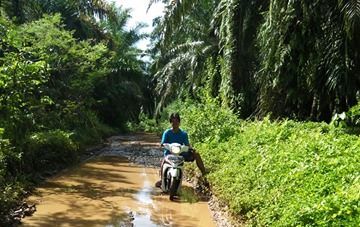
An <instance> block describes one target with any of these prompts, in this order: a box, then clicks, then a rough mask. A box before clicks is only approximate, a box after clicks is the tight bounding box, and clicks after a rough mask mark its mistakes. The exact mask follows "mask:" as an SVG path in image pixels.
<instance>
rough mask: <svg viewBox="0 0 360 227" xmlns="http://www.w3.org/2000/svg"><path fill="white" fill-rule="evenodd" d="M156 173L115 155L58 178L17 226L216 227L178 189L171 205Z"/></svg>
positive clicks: (200, 205)
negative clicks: (30, 214)
mask: <svg viewBox="0 0 360 227" xmlns="http://www.w3.org/2000/svg"><path fill="white" fill-rule="evenodd" d="M157 180H158V169H157V168H153V167H144V166H142V165H137V164H132V163H129V162H128V161H127V159H126V158H122V157H120V156H119V155H112V154H108V155H105V156H99V157H96V158H94V159H91V160H89V161H87V162H86V163H83V164H81V165H79V166H78V167H76V168H73V169H69V170H67V171H64V172H62V173H61V174H59V175H58V176H56V177H53V178H51V179H49V180H48V181H47V182H45V183H44V184H43V185H41V186H40V187H39V188H38V189H37V190H36V191H35V192H34V194H33V196H31V197H30V198H29V199H28V202H29V203H35V204H37V205H36V209H37V211H36V212H35V213H34V214H33V216H31V217H26V218H25V219H23V220H22V223H23V224H22V226H107V227H113V226H145V227H148V226H150V227H151V226H184V227H187V226H188V227H193V226H206V227H209V226H215V224H214V222H213V220H212V217H211V215H210V212H209V208H208V205H207V202H206V201H202V200H201V199H200V198H198V197H197V196H196V195H195V193H194V192H193V190H192V188H191V187H189V186H187V185H186V184H185V185H183V190H182V195H181V197H180V199H179V200H178V201H176V202H171V201H169V197H168V195H165V194H162V192H161V191H160V189H158V188H155V186H154V184H155V182H156V181H157Z"/></svg>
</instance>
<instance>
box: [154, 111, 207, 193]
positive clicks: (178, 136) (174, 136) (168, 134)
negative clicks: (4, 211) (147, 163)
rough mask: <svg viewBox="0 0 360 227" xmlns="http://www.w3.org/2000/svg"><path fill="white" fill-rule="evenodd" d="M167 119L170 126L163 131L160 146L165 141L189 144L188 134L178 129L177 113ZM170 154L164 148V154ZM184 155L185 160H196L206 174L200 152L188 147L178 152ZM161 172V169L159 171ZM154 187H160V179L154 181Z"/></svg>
mask: <svg viewBox="0 0 360 227" xmlns="http://www.w3.org/2000/svg"><path fill="white" fill-rule="evenodd" d="M169 121H170V123H171V128H169V129H167V130H165V131H164V133H163V135H162V139H161V146H163V144H165V143H179V144H181V145H186V146H189V147H191V146H190V143H189V138H188V134H187V133H186V132H185V131H184V130H182V129H180V115H179V114H178V113H172V114H171V115H170V118H169ZM168 154H170V151H168V150H166V149H165V150H164V156H166V155H168ZM180 155H181V156H183V157H184V160H185V161H186V162H193V161H194V160H195V161H196V165H197V166H198V168H199V169H200V171H201V173H202V175H203V176H204V175H205V174H206V171H205V167H204V163H203V161H202V159H201V157H200V154H199V153H197V152H196V151H195V149H189V151H187V152H182V153H181V154H180ZM163 163H164V160H163V161H162V162H161V169H162V167H163ZM160 172H161V171H160ZM155 185H156V187H161V181H158V182H156V184H155Z"/></svg>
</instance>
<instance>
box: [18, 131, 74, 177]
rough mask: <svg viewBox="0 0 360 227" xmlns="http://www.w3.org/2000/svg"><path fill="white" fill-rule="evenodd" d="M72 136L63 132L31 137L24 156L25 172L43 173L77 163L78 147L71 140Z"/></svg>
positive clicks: (39, 133)
mask: <svg viewBox="0 0 360 227" xmlns="http://www.w3.org/2000/svg"><path fill="white" fill-rule="evenodd" d="M71 135H72V133H69V132H64V131H61V130H53V131H47V132H37V133H33V134H32V135H30V136H29V138H28V139H27V141H26V145H25V149H24V154H23V155H24V157H23V160H24V163H23V165H25V166H24V168H25V170H28V171H35V172H42V171H44V170H53V169H56V168H60V167H63V166H66V165H67V164H69V163H74V162H76V160H77V158H78V146H77V145H76V144H75V143H74V142H73V141H72V140H71V138H70V137H71Z"/></svg>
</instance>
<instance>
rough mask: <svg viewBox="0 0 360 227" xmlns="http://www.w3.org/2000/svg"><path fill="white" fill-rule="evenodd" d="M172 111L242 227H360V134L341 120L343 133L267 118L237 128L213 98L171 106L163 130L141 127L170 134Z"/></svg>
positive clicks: (324, 125) (214, 188)
mask: <svg viewBox="0 0 360 227" xmlns="http://www.w3.org/2000/svg"><path fill="white" fill-rule="evenodd" d="M355 108H359V107H358V106H357V107H355ZM173 111H180V113H181V117H182V122H181V124H182V126H181V127H182V128H183V129H185V130H187V132H188V133H189V135H190V142H191V143H192V144H193V146H194V147H195V148H196V149H197V151H198V152H199V153H200V154H201V156H202V157H203V159H204V162H205V165H206V167H207V168H209V170H210V174H208V176H207V179H208V180H209V182H210V185H211V189H212V193H213V194H214V195H216V196H217V197H218V198H219V199H221V200H222V201H223V202H225V203H226V204H228V205H229V208H230V211H231V213H232V215H234V216H235V217H237V220H241V222H243V224H245V225H248V226H356V225H357V224H358V223H360V204H359V201H360V138H359V135H358V134H353V133H352V132H354V130H355V129H356V128H357V127H359V126H348V125H345V124H346V123H345V122H344V121H342V120H341V121H340V122H339V123H340V125H342V126H335V125H339V124H338V123H335V121H333V122H332V123H331V124H327V123H316V122H298V121H294V120H289V119H283V120H279V121H272V120H270V119H269V118H268V117H265V118H264V119H262V120H239V118H238V116H237V115H235V114H234V113H232V111H231V110H230V109H228V108H226V107H223V106H222V107H221V106H219V102H218V100H214V99H211V98H209V97H208V98H203V99H202V101H201V102H193V101H183V102H179V101H177V102H175V103H172V104H171V105H169V106H168V107H167V108H166V109H165V110H164V112H163V117H162V118H161V119H162V120H161V121H160V122H161V123H160V124H159V126H158V128H156V127H154V126H153V122H152V121H151V120H145V121H143V123H142V124H143V125H144V124H146V122H147V124H148V126H147V129H153V130H158V132H159V131H160V130H161V129H164V128H166V127H168V120H167V117H168V115H167V114H168V113H171V112H173ZM350 112H351V111H350ZM359 114H360V112H357V114H356V115H351V114H350V113H349V117H350V116H351V117H353V118H357V117H359ZM357 129H359V128H357ZM355 131H356V130H355ZM239 224H240V223H239Z"/></svg>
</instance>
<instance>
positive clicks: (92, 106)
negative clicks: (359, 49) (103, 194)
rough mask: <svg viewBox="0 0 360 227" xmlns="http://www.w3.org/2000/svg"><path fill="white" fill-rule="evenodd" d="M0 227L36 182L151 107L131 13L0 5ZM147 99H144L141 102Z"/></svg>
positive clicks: (57, 4)
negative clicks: (126, 26)
mask: <svg viewBox="0 0 360 227" xmlns="http://www.w3.org/2000/svg"><path fill="white" fill-rule="evenodd" d="M0 10H1V16H0V46H1V49H0V223H6V222H7V221H9V220H5V219H6V215H7V214H8V213H9V210H10V209H13V208H14V206H16V204H18V203H19V199H21V197H22V196H23V195H25V194H26V191H27V189H28V187H30V186H32V185H33V184H34V183H36V182H37V181H38V180H39V179H42V176H43V174H44V173H45V174H48V173H51V172H54V171H56V170H59V169H62V168H64V167H66V166H68V165H71V164H74V163H76V162H77V161H78V160H79V157H80V155H81V154H82V153H83V151H84V149H85V148H87V147H88V146H91V145H94V144H97V143H100V142H101V141H102V139H103V138H104V137H107V136H109V135H111V134H114V133H115V132H116V133H119V132H120V131H124V130H125V128H126V125H125V122H126V121H128V120H135V119H136V118H137V116H138V114H139V113H140V111H141V108H142V111H146V110H147V107H148V106H149V105H148V104H149V103H150V102H151V100H150V98H148V97H150V96H149V95H147V94H149V93H150V92H151V91H150V90H149V89H148V85H149V80H148V79H147V76H146V71H145V69H146V65H145V63H144V62H143V61H141V60H140V58H139V57H138V56H139V55H140V52H141V51H140V50H138V49H137V48H135V47H134V44H135V43H136V42H137V41H138V40H139V39H141V38H142V37H143V35H142V34H141V33H139V28H141V25H139V26H138V27H135V28H132V29H125V24H126V21H127V20H128V19H129V17H130V14H129V11H128V10H124V9H120V8H116V7H115V6H114V5H110V4H108V3H106V2H105V1H94V2H92V3H91V4H89V2H88V1H55V0H54V1H37V0H31V1H1V9H0ZM145 94H146V95H145Z"/></svg>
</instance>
